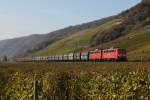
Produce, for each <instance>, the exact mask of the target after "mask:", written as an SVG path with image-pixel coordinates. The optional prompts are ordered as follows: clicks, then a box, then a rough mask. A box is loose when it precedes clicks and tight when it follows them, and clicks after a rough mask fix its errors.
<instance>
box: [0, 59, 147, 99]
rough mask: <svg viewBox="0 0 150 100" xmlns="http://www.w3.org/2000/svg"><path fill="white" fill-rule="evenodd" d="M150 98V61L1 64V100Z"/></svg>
mask: <svg viewBox="0 0 150 100" xmlns="http://www.w3.org/2000/svg"><path fill="white" fill-rule="evenodd" d="M35 80H37V86H36V92H37V95H38V99H39V100H139V99H140V100H149V99H150V63H149V62H139V63H137V62H134V63H133V62H127V63H94V62H89V63H69V62H68V63H63V62H60V63H26V64H24V63H0V98H1V99H0V100H33V97H34V92H35V90H34V81H35Z"/></svg>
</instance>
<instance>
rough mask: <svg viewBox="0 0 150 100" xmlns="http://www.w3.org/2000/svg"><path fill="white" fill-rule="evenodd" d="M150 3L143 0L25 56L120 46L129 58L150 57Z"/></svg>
mask: <svg viewBox="0 0 150 100" xmlns="http://www.w3.org/2000/svg"><path fill="white" fill-rule="evenodd" d="M149 12H150V3H149V0H144V1H142V2H141V3H139V4H137V5H136V6H134V7H132V8H130V9H128V10H126V11H124V12H122V13H120V14H118V15H117V16H115V17H114V18H112V19H111V20H108V21H106V22H104V23H102V24H100V25H97V26H95V27H92V28H91V27H89V28H86V29H84V30H80V31H77V32H74V33H73V34H72V35H70V36H68V37H66V38H63V39H61V40H59V41H56V42H54V43H53V44H50V45H48V47H46V48H44V49H41V50H39V51H37V52H32V53H30V54H29V55H50V54H62V53H69V52H78V51H86V50H94V49H95V48H110V47H123V48H127V50H128V57H129V59H132V60H133V59H134V60H140V59H143V60H150V57H149V55H150V38H149V37H150V13H149Z"/></svg>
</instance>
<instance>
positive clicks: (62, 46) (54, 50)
mask: <svg viewBox="0 0 150 100" xmlns="http://www.w3.org/2000/svg"><path fill="white" fill-rule="evenodd" d="M118 20H119V19H115V20H112V21H109V22H106V23H104V24H102V25H101V26H98V27H96V28H92V29H86V30H83V31H80V32H78V33H74V34H73V35H72V36H69V37H66V38H65V39H62V40H59V41H57V42H55V43H53V44H52V45H49V46H48V47H47V48H45V49H43V50H41V51H39V52H36V53H35V54H34V55H48V54H59V53H60V54H62V53H68V52H73V51H81V50H83V51H84V50H85V48H87V47H88V46H89V43H90V40H91V38H92V37H93V36H94V35H95V34H97V33H101V32H102V31H104V30H108V29H110V28H111V27H112V26H113V24H114V23H116V22H118Z"/></svg>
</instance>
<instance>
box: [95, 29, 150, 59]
mask: <svg viewBox="0 0 150 100" xmlns="http://www.w3.org/2000/svg"><path fill="white" fill-rule="evenodd" d="M98 47H99V46H97V47H95V48H98ZM100 47H102V48H109V47H122V48H127V53H128V58H129V60H140V59H141V57H142V58H143V60H150V56H149V55H150V29H149V28H141V29H139V30H136V31H133V32H131V33H129V34H128V35H126V36H123V37H120V38H118V39H116V40H114V41H111V42H109V43H105V44H103V45H101V46H100Z"/></svg>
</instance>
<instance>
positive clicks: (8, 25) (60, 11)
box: [0, 0, 140, 40]
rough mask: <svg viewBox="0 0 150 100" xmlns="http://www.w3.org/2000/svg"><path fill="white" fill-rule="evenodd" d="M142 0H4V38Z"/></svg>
mask: <svg viewBox="0 0 150 100" xmlns="http://www.w3.org/2000/svg"><path fill="white" fill-rule="evenodd" d="M139 1H140V0H0V40H2V39H7V38H13V37H20V36H26V35H30V34H43V33H47V32H51V31H54V30H57V29H60V28H64V27H67V26H70V25H76V24H81V23H85V22H89V21H93V20H97V19H100V18H103V17H107V16H111V15H115V14H118V13H120V12H121V11H123V10H126V9H128V8H130V7H132V6H133V5H135V4H137V3H138V2H139Z"/></svg>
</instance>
